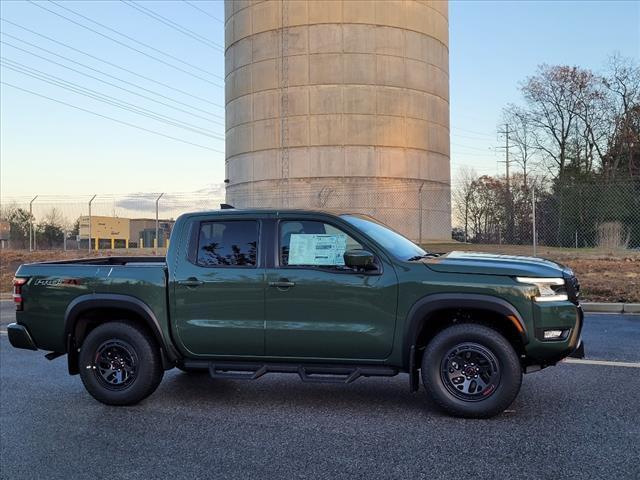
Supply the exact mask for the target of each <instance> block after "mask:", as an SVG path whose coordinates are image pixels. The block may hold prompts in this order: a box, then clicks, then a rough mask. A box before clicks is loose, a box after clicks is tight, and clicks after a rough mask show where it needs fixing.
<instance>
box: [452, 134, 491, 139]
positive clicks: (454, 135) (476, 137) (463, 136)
mask: <svg viewBox="0 0 640 480" xmlns="http://www.w3.org/2000/svg"><path fill="white" fill-rule="evenodd" d="M451 136H452V137H460V138H468V139H469V140H475V141H488V139H489V138H490V137H485V138H481V137H478V136H472V135H461V134H460V133H451ZM491 139H492V140H493V137H491Z"/></svg>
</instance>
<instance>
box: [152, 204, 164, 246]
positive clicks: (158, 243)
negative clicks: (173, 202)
mask: <svg viewBox="0 0 640 480" xmlns="http://www.w3.org/2000/svg"><path fill="white" fill-rule="evenodd" d="M163 195H164V192H163V193H161V194H160V195H159V196H158V198H156V242H155V245H154V247H155V250H154V252H153V254H154V255H157V254H158V248H159V247H160V237H159V236H158V235H159V233H160V223H159V220H158V204H159V203H160V199H161V198H162V196H163Z"/></svg>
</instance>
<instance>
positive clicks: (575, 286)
mask: <svg viewBox="0 0 640 480" xmlns="http://www.w3.org/2000/svg"><path fill="white" fill-rule="evenodd" d="M565 284H566V288H567V296H568V297H569V301H570V302H573V303H575V304H576V305H577V304H578V302H579V301H580V282H578V278H577V277H576V276H575V275H571V276H570V277H568V278H565Z"/></svg>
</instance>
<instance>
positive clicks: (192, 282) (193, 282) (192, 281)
mask: <svg viewBox="0 0 640 480" xmlns="http://www.w3.org/2000/svg"><path fill="white" fill-rule="evenodd" d="M178 285H184V286H185V287H199V286H200V285H204V282H203V281H202V280H198V279H197V278H194V277H191V278H187V279H186V280H178Z"/></svg>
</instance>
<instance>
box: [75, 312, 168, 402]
mask: <svg viewBox="0 0 640 480" xmlns="http://www.w3.org/2000/svg"><path fill="white" fill-rule="evenodd" d="M108 340H121V341H124V342H126V343H128V344H129V345H130V346H131V348H133V350H134V351H135V354H136V356H137V360H138V364H137V370H136V373H135V378H134V379H133V382H132V383H131V384H130V385H129V386H128V387H126V388H124V389H122V390H109V389H108V388H106V387H105V386H104V385H103V384H102V383H101V382H100V380H99V379H98V378H97V373H96V372H97V370H96V366H95V357H96V352H97V349H98V347H100V345H102V344H103V343H104V342H105V341H108ZM78 361H79V365H78V366H79V369H80V377H81V378H82V382H83V384H84V386H85V388H86V389H87V391H88V392H89V393H90V394H91V395H92V396H93V397H94V398H95V399H96V400H98V401H100V402H102V403H106V404H108V405H132V404H134V403H137V402H139V401H140V400H143V399H144V398H146V397H147V396H149V395H150V394H151V393H152V392H153V391H154V390H155V388H156V387H157V386H158V384H159V383H160V380H161V379H162V373H163V371H162V369H161V368H159V362H160V359H159V355H158V352H157V349H156V348H155V345H154V344H153V342H152V341H151V340H150V339H149V338H148V336H147V335H146V334H145V333H144V332H142V331H140V330H139V329H138V328H135V327H134V326H133V325H131V324H129V323H126V322H109V323H105V324H103V325H99V326H97V327H96V328H95V329H94V330H92V331H91V332H90V333H89V335H88V336H87V338H86V339H85V341H84V342H83V344H82V346H81V348H80V354H79V357H78Z"/></svg>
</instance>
